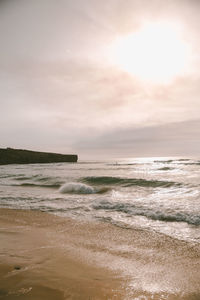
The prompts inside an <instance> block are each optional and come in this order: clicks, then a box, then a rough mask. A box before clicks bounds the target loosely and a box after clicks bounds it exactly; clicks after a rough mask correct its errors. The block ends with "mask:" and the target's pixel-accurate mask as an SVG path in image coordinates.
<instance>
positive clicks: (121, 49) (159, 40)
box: [111, 23, 189, 83]
mask: <svg viewBox="0 0 200 300" xmlns="http://www.w3.org/2000/svg"><path fill="white" fill-rule="evenodd" d="M111 55H112V61H113V63H114V64H116V65H118V66H119V67H120V68H122V69H124V70H125V71H127V72H129V73H131V74H133V75H135V76H136V77H137V78H138V79H140V80H147V81H150V82H153V83H168V82H170V81H172V80H173V79H175V78H176V77H177V76H178V75H181V73H182V72H184V71H185V70H186V68H187V66H188V62H189V47H188V45H187V43H186V42H185V41H184V40H183V39H182V38H181V35H180V33H179V30H178V28H177V27H176V26H175V25H173V24H168V23H151V24H148V25H145V26H143V27H142V28H141V29H140V30H139V31H137V32H135V33H134V34H131V35H128V36H125V37H120V38H118V39H116V41H115V42H114V43H113V45H112V47H111Z"/></svg>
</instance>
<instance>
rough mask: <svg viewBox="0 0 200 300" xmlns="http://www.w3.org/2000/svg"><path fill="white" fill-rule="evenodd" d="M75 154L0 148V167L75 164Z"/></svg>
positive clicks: (76, 157) (76, 156)
mask: <svg viewBox="0 0 200 300" xmlns="http://www.w3.org/2000/svg"><path fill="white" fill-rule="evenodd" d="M77 160H78V155H76V154H58V153H51V152H38V151H31V150H24V149H13V148H0V165H8V164H35V163H40V164H42V163H58V162H77Z"/></svg>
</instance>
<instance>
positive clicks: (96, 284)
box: [0, 208, 200, 300]
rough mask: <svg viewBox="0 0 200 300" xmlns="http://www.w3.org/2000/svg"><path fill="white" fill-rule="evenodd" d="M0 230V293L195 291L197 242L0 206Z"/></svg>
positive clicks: (125, 295)
mask: <svg viewBox="0 0 200 300" xmlns="http://www.w3.org/2000/svg"><path fill="white" fill-rule="evenodd" d="M0 237H1V243H0V277H1V278H2V280H1V281H0V299H6V300H10V299H12V300H13V299H15V298H16V299H18V300H23V299H27V300H29V299H30V300H31V299H37V300H40V299H41V300H42V299H44V298H47V299H50V300H51V299H55V300H62V299H77V300H78V299H95V300H96V299H97V300H98V299H140V298H137V297H141V296H143V297H146V298H144V299H154V300H159V299H168V300H173V299H177V300H178V299H184V300H186V299H187V300H193V299H194V300H197V299H199V298H200V287H199V283H200V245H190V244H189V243H187V242H183V241H179V240H175V239H172V238H170V237H167V236H164V235H162V234H157V233H154V232H148V231H143V230H137V229H136V230H134V229H122V228H119V227H116V226H114V225H111V224H107V223H95V222H90V223H88V222H81V221H76V220H72V219H69V218H63V217H58V216H55V215H53V214H52V215H51V214H48V213H43V212H39V211H26V210H13V209H4V208H1V209H0ZM141 299H142V298H141Z"/></svg>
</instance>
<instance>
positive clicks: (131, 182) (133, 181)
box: [82, 176, 181, 188]
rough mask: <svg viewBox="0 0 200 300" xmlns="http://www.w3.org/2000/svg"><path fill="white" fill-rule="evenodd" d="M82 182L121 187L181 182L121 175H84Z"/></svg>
mask: <svg viewBox="0 0 200 300" xmlns="http://www.w3.org/2000/svg"><path fill="white" fill-rule="evenodd" d="M82 182H84V183H88V184H94V185H120V186H123V187H129V186H141V187H154V188H156V187H165V188H167V187H171V186H180V185H181V183H177V182H173V181H160V180H146V179H138V178H121V177H109V176H100V177H95V176H94V177H84V178H82Z"/></svg>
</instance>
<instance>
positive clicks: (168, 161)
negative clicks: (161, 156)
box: [154, 159, 175, 164]
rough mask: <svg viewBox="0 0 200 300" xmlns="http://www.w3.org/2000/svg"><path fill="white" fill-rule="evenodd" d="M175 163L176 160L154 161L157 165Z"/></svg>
mask: <svg viewBox="0 0 200 300" xmlns="http://www.w3.org/2000/svg"><path fill="white" fill-rule="evenodd" d="M173 161H175V160H174V159H168V160H154V162H155V163H163V164H170V163H172V162H173Z"/></svg>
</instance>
